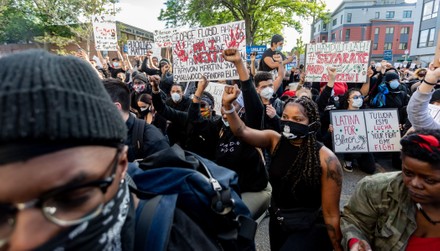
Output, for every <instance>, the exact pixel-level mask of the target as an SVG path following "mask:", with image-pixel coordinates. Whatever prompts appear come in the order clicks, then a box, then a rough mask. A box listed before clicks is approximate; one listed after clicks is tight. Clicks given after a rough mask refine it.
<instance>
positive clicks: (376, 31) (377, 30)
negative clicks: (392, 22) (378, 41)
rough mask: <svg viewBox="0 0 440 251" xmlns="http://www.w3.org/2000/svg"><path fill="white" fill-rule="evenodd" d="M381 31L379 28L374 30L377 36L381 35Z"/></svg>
mask: <svg viewBox="0 0 440 251" xmlns="http://www.w3.org/2000/svg"><path fill="white" fill-rule="evenodd" d="M379 31H380V28H377V27H376V28H375V29H374V34H375V35H378V34H379Z"/></svg>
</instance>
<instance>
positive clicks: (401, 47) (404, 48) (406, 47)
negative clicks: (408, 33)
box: [399, 43, 408, 50]
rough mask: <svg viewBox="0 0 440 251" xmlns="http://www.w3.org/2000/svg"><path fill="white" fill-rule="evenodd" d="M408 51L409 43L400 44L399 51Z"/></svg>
mask: <svg viewBox="0 0 440 251" xmlns="http://www.w3.org/2000/svg"><path fill="white" fill-rule="evenodd" d="M406 49H408V43H400V44H399V50H406Z"/></svg>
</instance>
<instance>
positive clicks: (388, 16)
mask: <svg viewBox="0 0 440 251" xmlns="http://www.w3.org/2000/svg"><path fill="white" fill-rule="evenodd" d="M385 18H394V11H387V12H386V14H385Z"/></svg>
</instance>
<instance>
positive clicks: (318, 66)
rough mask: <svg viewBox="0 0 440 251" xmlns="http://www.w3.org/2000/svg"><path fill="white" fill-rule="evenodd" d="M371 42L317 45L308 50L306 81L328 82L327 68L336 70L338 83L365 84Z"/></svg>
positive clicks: (311, 45)
mask: <svg viewBox="0 0 440 251" xmlns="http://www.w3.org/2000/svg"><path fill="white" fill-rule="evenodd" d="M370 50H371V41H356V42H345V43H315V44H308V45H307V48H306V81H308V82H328V79H329V77H328V74H327V66H331V67H335V68H336V72H337V75H336V82H351V83H364V82H366V80H367V71H368V66H369V60H370Z"/></svg>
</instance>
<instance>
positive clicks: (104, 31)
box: [92, 15, 118, 51]
mask: <svg viewBox="0 0 440 251" xmlns="http://www.w3.org/2000/svg"><path fill="white" fill-rule="evenodd" d="M92 23H93V35H94V38H95V48H96V50H98V51H117V50H118V38H117V36H116V22H115V20H114V16H110V15H95V16H93V17H92Z"/></svg>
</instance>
